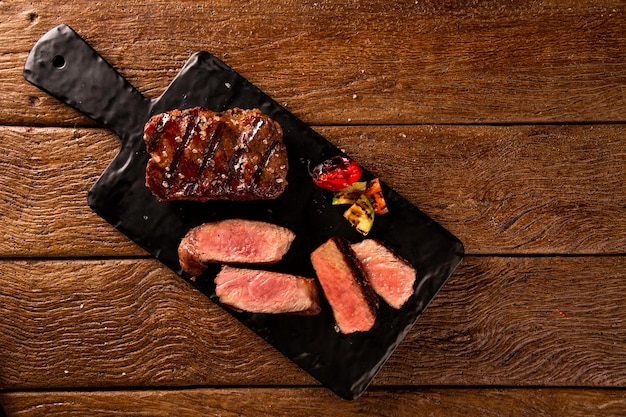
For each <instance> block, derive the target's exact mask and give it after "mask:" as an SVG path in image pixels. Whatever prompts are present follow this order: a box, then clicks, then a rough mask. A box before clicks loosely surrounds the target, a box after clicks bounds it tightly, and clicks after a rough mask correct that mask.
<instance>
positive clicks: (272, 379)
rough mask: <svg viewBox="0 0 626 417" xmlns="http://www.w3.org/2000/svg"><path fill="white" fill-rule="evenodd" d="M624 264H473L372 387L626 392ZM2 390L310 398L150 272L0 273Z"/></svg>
mask: <svg viewBox="0 0 626 417" xmlns="http://www.w3.org/2000/svg"><path fill="white" fill-rule="evenodd" d="M625 278H626V257H549V258H542V257H468V258H467V259H465V260H464V262H463V263H462V264H461V266H460V267H459V269H458V271H457V272H456V273H455V274H454V275H453V276H452V278H451V279H450V280H449V282H448V283H447V284H446V285H445V286H444V288H443V289H442V290H441V292H440V293H439V294H438V296H437V297H435V299H434V300H433V302H432V303H431V305H430V306H429V308H427V309H426V311H425V313H424V314H423V315H422V317H421V318H420V319H419V320H418V322H417V323H416V325H415V326H414V328H413V329H412V330H411V331H410V332H409V334H408V336H407V337H406V339H405V340H404V341H403V343H402V344H401V345H400V347H399V348H398V349H397V350H396V352H395V353H394V354H393V355H392V356H391V358H390V359H389V361H388V362H387V364H386V365H385V366H384V367H383V369H382V371H381V372H380V373H379V375H378V376H377V377H376V378H375V379H374V382H373V385H374V386H390V385H392V386H415V385H422V386H424V385H428V386H433V385H447V386H468V385H474V386H584V387H605V388H611V387H613V388H615V387H622V388H624V387H626V315H625V314H626V311H625V310H624V308H623V306H625V305H626V279H625ZM0 306H2V311H3V314H2V315H0V370H1V371H2V372H0V388H3V389H13V390H19V389H42V388H72V387H73V388H75V387H83V388H87V387H92V388H93V387H139V386H185V385H186V386H188V385H194V386H199V385H215V386H217V385H220V386H222V385H227V386H241V385H257V386H259V385H263V386H274V385H299V386H301V385H315V384H317V383H316V381H314V380H313V379H312V378H311V377H309V376H308V375H307V374H306V373H305V372H303V371H302V370H300V369H299V368H297V367H296V366H295V365H294V364H292V363H291V362H290V361H288V360H287V359H286V358H284V357H283V356H282V355H281V354H279V353H278V352H276V351H275V350H274V349H273V348H271V347H270V346H269V345H267V344H266V343H265V342H264V341H262V340H260V339H259V338H258V337H257V336H256V335H254V334H252V333H251V332H250V331H249V330H248V329H247V328H245V327H244V326H242V325H241V324H240V323H239V322H237V321H235V320H234V319H233V318H231V316H230V315H228V314H227V313H225V312H224V311H223V310H222V309H221V308H219V307H217V306H216V305H214V304H213V303H212V302H211V301H210V300H209V299H208V298H207V297H205V296H204V295H202V294H200V293H199V292H198V291H196V290H194V289H192V287H191V286H190V285H188V284H187V283H186V282H184V281H183V280H182V279H180V278H179V277H177V276H176V275H175V274H174V273H173V272H171V271H169V270H167V269H166V268H165V267H163V266H161V265H160V264H159V263H158V261H156V260H152V259H143V260H115V259H111V260H91V261H90V260H83V261H80V260H71V261H65V260H42V261H37V260H24V261H8V260H7V261H2V262H0Z"/></svg>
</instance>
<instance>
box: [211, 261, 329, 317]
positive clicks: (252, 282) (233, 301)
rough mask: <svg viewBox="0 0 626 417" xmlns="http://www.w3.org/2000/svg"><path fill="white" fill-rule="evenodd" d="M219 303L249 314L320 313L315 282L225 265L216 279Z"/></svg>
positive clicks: (277, 273) (294, 276)
mask: <svg viewBox="0 0 626 417" xmlns="http://www.w3.org/2000/svg"><path fill="white" fill-rule="evenodd" d="M215 285H216V288H215V293H216V295H217V296H218V297H219V300H220V303H222V304H224V305H227V306H229V307H231V308H233V309H235V310H239V311H248V312H251V313H269V314H279V313H291V314H300V315H313V314H317V313H319V312H320V311H321V307H320V303H319V292H318V290H317V284H316V283H315V280H313V279H311V278H304V277H299V276H296V275H290V274H284V273H280V272H271V271H261V270H255V269H246V268H236V267H232V266H224V267H222V270H221V271H220V272H219V274H217V276H216V277H215Z"/></svg>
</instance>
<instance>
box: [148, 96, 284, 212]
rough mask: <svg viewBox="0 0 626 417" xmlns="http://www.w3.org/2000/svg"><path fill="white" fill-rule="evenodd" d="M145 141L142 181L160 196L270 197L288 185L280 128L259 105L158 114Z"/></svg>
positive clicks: (203, 199)
mask: <svg viewBox="0 0 626 417" xmlns="http://www.w3.org/2000/svg"><path fill="white" fill-rule="evenodd" d="M144 141H145V143H146V149H147V151H148V153H149V154H150V156H151V158H150V160H149V161H148V165H147V167H146V185H147V186H148V188H150V190H151V191H152V193H153V194H154V195H155V196H156V197H157V198H158V199H160V200H195V201H206V200H236V201H248V200H257V199H273V198H276V197H278V196H279V195H280V194H281V193H282V192H283V191H284V189H285V186H286V185H287V181H286V176H287V170H288V163H287V150H286V148H285V144H284V143H283V140H282V129H281V127H280V125H279V124H278V123H277V122H275V121H274V120H272V119H271V118H270V117H269V116H267V115H265V114H263V113H261V111H259V110H257V109H253V110H242V109H238V108H235V109H231V110H227V111H224V112H221V113H216V112H213V111H211V110H206V109H202V108H200V107H194V108H191V109H186V110H172V111H169V112H166V113H161V114H157V115H155V116H153V117H152V118H151V119H150V120H149V121H148V123H147V124H146V125H145V127H144Z"/></svg>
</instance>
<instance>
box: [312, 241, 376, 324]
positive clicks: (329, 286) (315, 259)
mask: <svg viewBox="0 0 626 417" xmlns="http://www.w3.org/2000/svg"><path fill="white" fill-rule="evenodd" d="M311 263H312V264H313V268H314V269H315V273H316V274H317V278H318V280H319V282H320V285H321V287H322V291H323V292H324V295H325V296H326V299H327V300H328V302H329V304H330V307H331V308H332V311H333V316H334V318H335V323H336V324H337V328H338V329H339V331H340V332H342V333H344V334H349V333H354V332H365V331H368V330H370V329H371V328H372V326H374V323H375V321H376V308H377V307H378V297H377V296H376V293H374V291H373V290H372V289H371V288H370V287H369V286H368V285H367V282H366V278H365V275H364V273H363V271H362V269H361V265H360V263H359V261H358V260H357V258H356V255H355V253H354V251H353V250H352V248H351V247H350V243H349V242H348V241H346V240H345V239H343V238H339V237H335V238H331V239H329V240H328V241H326V242H325V243H324V244H322V245H321V246H319V247H318V248H317V249H315V250H314V251H313V253H312V254H311Z"/></svg>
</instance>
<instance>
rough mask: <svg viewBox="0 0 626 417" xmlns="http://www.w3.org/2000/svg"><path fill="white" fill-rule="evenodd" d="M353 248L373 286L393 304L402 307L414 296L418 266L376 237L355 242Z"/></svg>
mask: <svg viewBox="0 0 626 417" xmlns="http://www.w3.org/2000/svg"><path fill="white" fill-rule="evenodd" d="M352 249H353V250H354V253H356V256H357V258H359V261H361V266H362V267H363V271H364V272H365V276H366V277H367V281H368V283H369V285H370V286H371V287H372V289H374V291H376V293H377V294H378V295H380V297H381V298H382V299H383V300H384V301H385V302H386V303H387V304H389V305H390V306H391V307H393V308H395V309H399V308H400V307H402V306H403V305H404V303H406V302H407V300H408V299H409V297H411V295H413V291H414V289H413V285H414V284H415V275H416V272H415V269H414V268H413V267H412V266H411V265H410V264H409V263H408V262H407V261H405V260H404V259H402V258H401V257H400V256H398V255H397V254H396V253H395V252H393V251H392V250H391V249H389V248H387V247H386V246H385V245H383V244H382V242H380V241H378V240H376V239H365V240H363V241H362V242H359V243H355V244H353V245H352Z"/></svg>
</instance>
